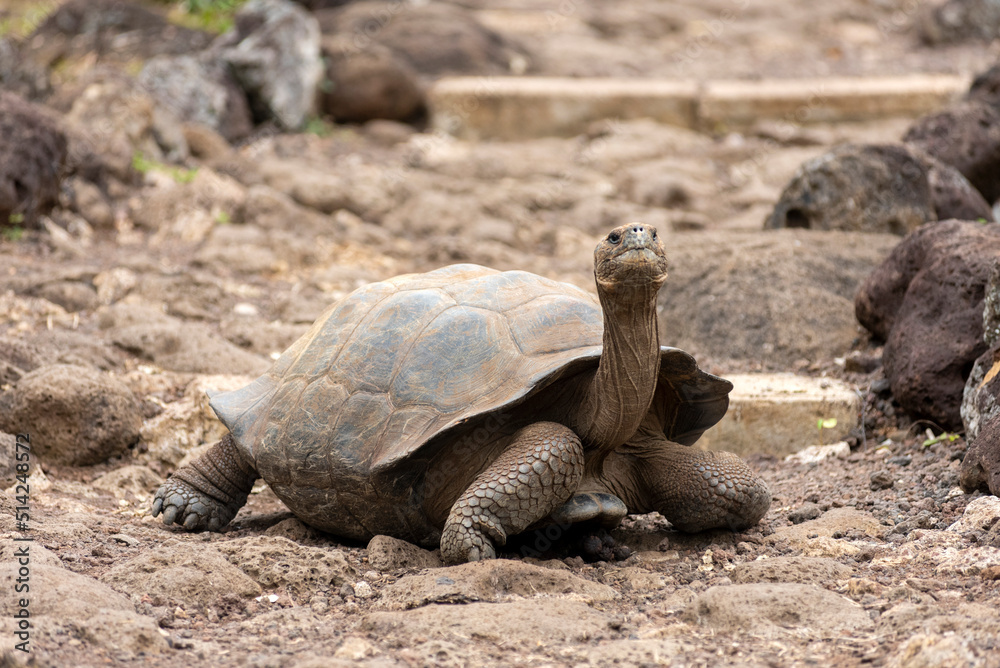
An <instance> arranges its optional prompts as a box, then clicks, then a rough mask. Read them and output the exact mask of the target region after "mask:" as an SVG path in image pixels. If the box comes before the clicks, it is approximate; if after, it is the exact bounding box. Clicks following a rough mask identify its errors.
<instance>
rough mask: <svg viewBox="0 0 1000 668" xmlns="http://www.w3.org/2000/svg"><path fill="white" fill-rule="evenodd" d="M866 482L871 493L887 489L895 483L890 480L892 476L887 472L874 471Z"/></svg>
mask: <svg viewBox="0 0 1000 668" xmlns="http://www.w3.org/2000/svg"><path fill="white" fill-rule="evenodd" d="M868 482H869V486H870V487H871V489H872V491H878V490H880V489H889V488H891V487H892V486H893V485H895V484H896V481H895V480H893V478H892V474H891V473H889V472H888V471H875V472H874V473H872V474H871V475H870V476H868Z"/></svg>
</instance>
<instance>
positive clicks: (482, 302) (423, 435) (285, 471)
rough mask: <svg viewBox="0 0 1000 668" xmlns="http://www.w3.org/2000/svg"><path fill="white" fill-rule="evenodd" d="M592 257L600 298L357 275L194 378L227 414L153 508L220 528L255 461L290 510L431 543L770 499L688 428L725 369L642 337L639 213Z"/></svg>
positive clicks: (644, 233)
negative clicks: (236, 382) (281, 333)
mask: <svg viewBox="0 0 1000 668" xmlns="http://www.w3.org/2000/svg"><path fill="white" fill-rule="evenodd" d="M594 260H595V267H594V274H595V278H596V282H597V294H598V297H599V300H598V299H594V298H593V297H592V296H591V295H589V294H588V293H587V292H585V291H583V290H580V289H579V288H576V287H574V286H571V285H568V284H565V283H560V282H557V281H553V280H549V279H546V278H542V277H540V276H536V275H534V274H530V273H526V272H521V271H507V272H500V271H495V270H492V269H487V268H484V267H480V266H476V265H471V264H460V265H454V266H450V267H444V268H443V269H438V270H436V271H432V272H430V273H426V274H409V275H405V276H397V277H396V278H392V279H389V280H387V281H382V282H380V283H372V284H370V285H367V286H364V287H362V288H360V289H358V290H356V291H355V292H353V293H351V294H350V295H348V296H347V297H345V298H344V299H342V300H341V301H339V302H338V303H336V304H334V305H332V306H331V307H329V308H328V309H327V310H326V311H325V312H324V313H323V315H322V316H321V317H320V318H319V319H318V320H317V321H316V323H315V324H314V325H313V326H312V328H311V329H310V330H309V331H308V332H307V333H306V334H305V335H303V336H302V338H300V339H299V340H298V341H296V342H295V343H294V344H293V345H292V346H291V347H290V348H289V349H288V350H286V351H285V352H284V354H282V355H281V357H280V358H279V359H278V360H277V361H276V362H275V364H274V366H273V367H272V368H271V370H270V371H268V372H267V373H265V374H264V375H263V376H261V377H260V378H258V379H257V380H255V381H254V382H252V383H251V384H250V385H248V386H246V387H244V388H243V389H240V390H236V391H234V392H226V393H223V394H216V395H214V396H212V397H211V400H210V405H211V406H212V408H213V409H214V410H215V412H216V413H217V414H218V416H219V418H220V419H221V420H222V422H223V423H224V424H225V425H226V427H228V428H229V433H228V434H227V435H226V436H225V437H224V438H223V439H222V440H221V441H220V442H219V443H217V444H216V445H215V446H213V447H212V448H211V449H210V450H208V452H206V453H205V454H204V455H203V456H201V457H200V458H198V459H196V460H195V461H194V462H192V463H191V464H189V465H187V466H185V467H182V468H181V469H179V470H178V471H177V472H176V473H175V474H174V475H173V476H172V477H171V478H169V479H168V480H167V481H166V482H164V483H163V485H162V486H161V487H160V489H159V490H158V491H157V493H156V496H155V498H154V501H153V514H154V515H158V514H160V513H161V512H162V513H163V521H164V523H166V524H171V523H177V524H180V525H183V526H184V527H185V528H186V529H189V530H201V529H210V530H218V529H221V528H222V527H224V526H225V525H226V524H227V523H228V522H229V521H230V520H231V519H232V518H233V516H234V515H235V514H236V512H237V511H238V510H239V508H240V507H241V506H242V505H243V504H244V503H245V502H246V499H247V495H248V493H249V492H250V489H251V487H252V485H253V483H254V481H255V480H256V479H257V478H258V477H263V478H264V480H266V481H267V483H268V484H269V485H270V486H271V488H272V489H273V490H274V493H275V494H277V496H278V497H279V498H280V499H281V500H282V501H284V502H285V504H287V506H288V507H289V508H290V509H291V510H292V512H294V513H295V514H296V515H297V516H298V517H299V518H300V519H301V520H302V521H304V522H306V523H307V524H310V525H312V526H314V527H317V528H319V529H322V530H324V531H328V532H331V533H333V534H336V535H339V536H344V537H348V538H353V539H358V540H367V539H369V538H371V537H372V536H375V535H377V534H387V535H390V536H395V537H397V538H401V539H405V540H408V541H411V542H416V543H419V544H422V545H425V546H436V545H438V544H440V546H441V551H442V554H443V556H444V558H445V559H446V560H447V561H449V562H461V561H472V560H477V559H485V558H490V557H494V556H495V554H496V547H497V546H502V545H504V544H505V542H506V540H507V537H508V536H512V535H515V534H518V533H521V532H524V531H525V530H526V529H528V528H530V527H533V526H539V525H540V524H543V523H545V522H547V521H548V522H551V521H552V520H553V518H558V520H559V522H560V523H563V522H576V521H580V520H588V521H593V520H595V519H598V520H603V521H604V523H605V524H610V525H613V524H615V523H617V521H619V520H620V519H621V518H622V517H624V515H625V514H626V512H631V513H646V512H651V511H654V510H656V511H659V512H660V513H662V514H663V515H664V516H665V517H666V518H667V519H668V520H669V521H670V522H671V523H672V524H673V525H674V526H675V527H677V528H679V529H681V530H684V531H700V530H704V529H710V528H722V527H729V528H732V529H734V530H739V529H744V528H747V527H750V526H752V525H753V524H755V523H756V522H757V521H758V520H760V518H761V517H762V516H763V515H764V513H765V512H767V509H768V507H769V505H770V503H771V496H770V493H769V491H768V489H767V486H766V485H765V484H764V483H763V481H761V480H760V479H759V478H758V477H757V476H756V475H755V474H754V473H753V472H752V471H751V470H750V469H749V468H748V467H747V465H746V464H745V463H744V462H743V461H742V460H741V459H740V458H738V457H737V456H736V455H733V454H731V453H726V452H708V451H703V450H699V449H695V448H689V447H687V446H689V445H691V444H692V443H694V442H695V441H696V440H697V439H698V438H699V437H700V436H701V434H702V433H703V432H704V431H705V430H706V429H707V428H708V427H710V426H712V425H713V424H715V423H716V422H717V421H718V420H719V419H720V418H721V417H722V416H723V415H724V414H725V412H726V409H727V408H728V405H729V397H728V394H729V391H730V390H731V389H732V385H731V384H730V383H729V382H728V381H726V380H723V379H721V378H718V377H716V376H713V375H711V374H709V373H706V372H704V371H702V370H700V369H699V368H698V365H697V364H696V363H695V360H694V358H692V357H691V356H690V355H688V354H687V353H685V352H683V351H680V350H677V349H675V348H667V347H661V346H660V343H659V331H658V326H657V316H656V297H657V292H658V291H659V289H660V286H661V285H662V284H663V282H664V280H665V279H666V276H667V262H666V258H665V256H664V251H663V246H662V245H661V243H660V241H659V240H658V238H657V234H656V230H655V229H654V228H652V227H650V226H648V225H642V224H638V223H633V224H630V225H624V226H621V227H618V228H616V229H614V230H613V231H611V232H610V233H609V234H608V235H607V237H605V238H604V239H602V240H601V242H600V244H598V246H597V249H596V251H595V258H594Z"/></svg>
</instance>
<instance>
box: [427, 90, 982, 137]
mask: <svg viewBox="0 0 1000 668" xmlns="http://www.w3.org/2000/svg"><path fill="white" fill-rule="evenodd" d="M969 83H970V78H969V77H966V76H960V75H947V74H919V75H908V76H896V77H863V78H852V77H827V78H812V79H782V80H769V81H708V82H697V81H684V80H666V79H613V78H611V79H603V78H588V79H576V78H562V77H445V78H442V79H439V80H438V81H436V82H435V83H434V84H433V85H432V86H431V87H430V89H429V91H428V99H429V105H430V109H431V124H432V127H433V129H434V131H436V132H445V133H447V134H452V135H456V136H459V137H462V138H466V139H506V140H517V139H528V138H532V137H540V136H572V135H576V134H580V133H582V132H584V131H586V130H587V127H588V126H589V125H590V124H591V123H593V122H594V121H596V120H600V119H605V118H611V119H617V120H627V119H635V118H651V119H653V120H656V121H659V122H661V123H668V124H672V125H679V126H682V127H686V128H691V129H696V130H709V131H713V132H719V131H728V130H741V129H746V128H747V127H749V126H751V125H753V124H754V123H756V122H759V121H762V120H768V121H786V122H789V123H795V124H805V123H816V122H845V121H862V120H874V119H880V118H892V117H916V116H919V115H921V114H924V113H928V112H930V111H934V110H937V109H940V108H941V107H942V106H944V105H945V104H946V103H947V102H949V101H950V100H952V99H954V98H956V97H958V96H959V95H961V94H962V93H963V92H964V91H965V90H967V89H968V87H969Z"/></svg>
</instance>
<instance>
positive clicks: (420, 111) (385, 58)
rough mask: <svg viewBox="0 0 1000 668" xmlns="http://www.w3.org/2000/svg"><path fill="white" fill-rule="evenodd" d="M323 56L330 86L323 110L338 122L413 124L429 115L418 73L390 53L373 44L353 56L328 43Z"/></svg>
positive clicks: (323, 101)
mask: <svg viewBox="0 0 1000 668" xmlns="http://www.w3.org/2000/svg"><path fill="white" fill-rule="evenodd" d="M323 53H324V55H325V58H324V60H325V61H326V77H327V85H326V86H325V87H324V90H323V92H322V94H321V96H320V106H321V109H322V111H323V113H325V114H328V115H329V116H331V117H333V119H334V120H335V121H337V122H346V123H363V122H365V121H370V120H374V119H377V118H379V119H386V120H393V121H410V120H414V119H416V118H418V117H420V116H422V115H424V114H425V113H426V111H427V109H426V107H427V103H426V100H425V99H424V93H423V90H422V89H421V85H420V81H419V77H418V75H417V73H416V71H415V70H414V69H413V68H412V67H411V66H410V65H409V64H408V63H407V62H406V61H405V60H403V59H402V58H401V57H399V56H397V55H396V54H394V53H393V52H392V51H391V50H390V49H388V48H386V47H384V46H381V45H377V44H373V45H371V46H370V47H369V48H367V49H365V50H364V51H361V52H358V53H351V52H350V50H348V49H343V48H340V46H339V45H338V43H337V40H335V39H334V40H331V39H326V40H324V43H323Z"/></svg>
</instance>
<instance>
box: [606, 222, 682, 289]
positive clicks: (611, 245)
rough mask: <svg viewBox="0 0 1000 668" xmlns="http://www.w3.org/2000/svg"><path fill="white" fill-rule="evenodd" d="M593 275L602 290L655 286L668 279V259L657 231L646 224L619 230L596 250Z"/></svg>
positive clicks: (609, 234) (630, 224)
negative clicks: (620, 287)
mask: <svg viewBox="0 0 1000 668" xmlns="http://www.w3.org/2000/svg"><path fill="white" fill-rule="evenodd" d="M594 276H595V278H596V279H597V284H598V286H599V287H600V288H602V289H609V290H614V289H615V288H616V287H619V286H629V287H632V286H634V287H639V286H652V287H655V288H656V289H659V287H660V286H661V285H663V282H664V281H665V280H666V278H667V258H666V254H665V253H664V251H663V244H661V243H660V240H659V238H658V236H657V233H656V228H655V227H653V226H652V225H644V224H643V223H629V224H628V225H621V226H620V227H616V228H615V229H613V230H611V232H609V233H608V236H606V237H604V238H603V239H601V243H599V244H597V248H596V249H594Z"/></svg>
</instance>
